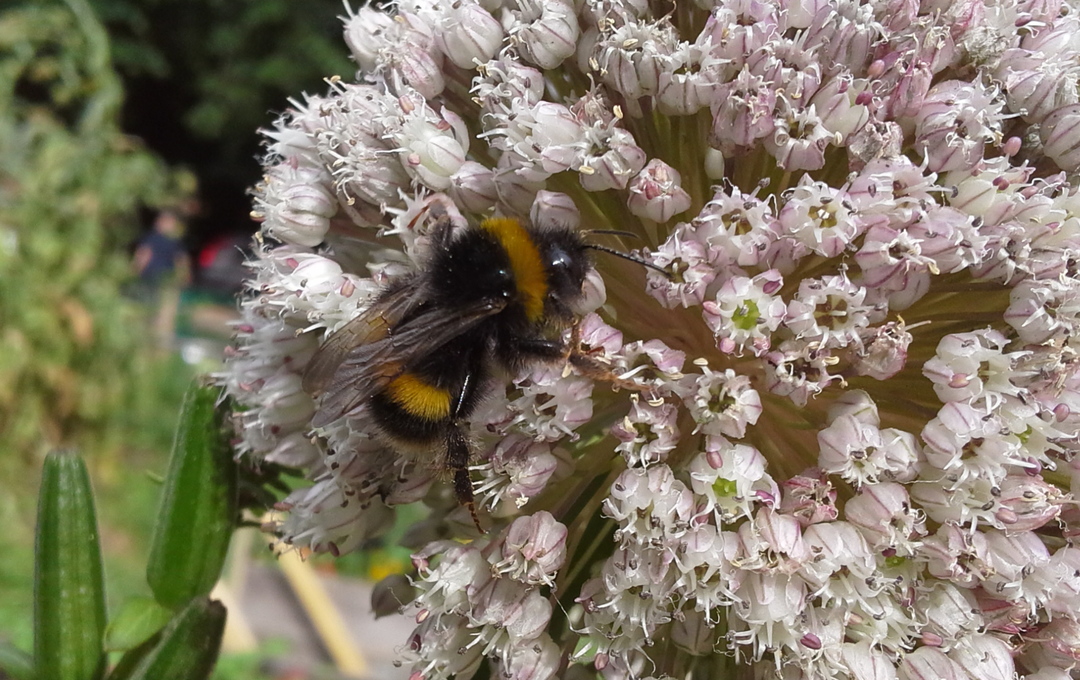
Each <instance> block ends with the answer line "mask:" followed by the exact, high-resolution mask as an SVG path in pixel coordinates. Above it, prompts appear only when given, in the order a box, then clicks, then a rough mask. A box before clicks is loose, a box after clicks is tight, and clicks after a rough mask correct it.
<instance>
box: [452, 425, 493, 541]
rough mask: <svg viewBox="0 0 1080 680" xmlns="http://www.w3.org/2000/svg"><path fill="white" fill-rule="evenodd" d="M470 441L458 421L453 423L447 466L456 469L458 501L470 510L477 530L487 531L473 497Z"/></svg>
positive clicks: (455, 489) (455, 493)
mask: <svg viewBox="0 0 1080 680" xmlns="http://www.w3.org/2000/svg"><path fill="white" fill-rule="evenodd" d="M469 458H471V453H470V451H469V442H468V440H467V439H466V438H465V432H464V431H463V430H462V429H461V425H460V424H458V423H451V425H450V427H449V428H448V430H447V433H446V466H447V467H448V468H450V469H451V470H453V471H454V495H455V496H457V500H458V503H460V504H461V505H464V506H465V507H466V508H468V510H469V515H470V516H471V517H472V521H473V524H475V525H476V530H477V531H479V532H480V533H481V534H483V533H485V532H484V528H483V527H482V526H480V518H479V517H477V516H476V501H475V500H474V499H473V486H472V477H470V476H469Z"/></svg>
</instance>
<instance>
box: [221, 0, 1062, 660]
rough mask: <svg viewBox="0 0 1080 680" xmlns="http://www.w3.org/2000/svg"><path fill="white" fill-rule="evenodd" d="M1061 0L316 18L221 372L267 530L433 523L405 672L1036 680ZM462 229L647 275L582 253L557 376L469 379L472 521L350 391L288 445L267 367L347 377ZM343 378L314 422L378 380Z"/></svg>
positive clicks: (303, 535)
mask: <svg viewBox="0 0 1080 680" xmlns="http://www.w3.org/2000/svg"><path fill="white" fill-rule="evenodd" d="M1074 4H1075V3H1072V4H1070V2H1062V1H1061V0H1051V1H1049V2H1042V3H1036V2H1025V1H1021V2H1011V3H1004V4H1002V3H994V2H984V1H982V0H974V1H973V2H963V3H948V2H933V1H931V2H923V3H906V4H905V3H887V2H877V1H873V0H871V1H868V2H857V1H852V2H823V3H820V2H819V3H795V2H749V3H747V2H723V1H719V2H715V3H714V2H709V1H708V0H699V1H697V2H680V3H675V4H673V5H670V6H664V7H659V6H658V5H657V4H656V3H652V4H650V3H636V4H635V3H631V2H608V1H606V0H605V1H603V2H600V1H594V0H585V1H584V2H579V3H571V2H569V1H568V0H556V1H548V2H543V3H537V2H525V1H524V0H509V1H508V2H506V3H502V4H499V3H488V2H486V3H480V2H476V1H475V0H462V1H461V2H454V3H443V2H430V1H428V0H415V1H410V2H401V3H399V4H398V5H397V6H396V7H394V8H391V9H375V8H372V7H364V8H362V9H360V10H357V11H356V12H351V13H350V14H349V16H348V17H346V19H345V21H346V42H347V44H348V45H349V48H350V49H351V51H352V54H353V57H354V58H355V60H356V62H357V65H358V67H359V73H358V74H357V77H356V79H355V80H353V79H342V78H332V79H330V81H329V82H330V89H329V91H328V92H327V93H326V94H325V95H319V96H309V97H306V98H305V100H304V101H303V102H302V103H300V102H294V107H293V108H292V109H290V111H289V112H288V113H287V114H286V115H285V116H283V117H282V118H281V119H280V120H279V121H278V123H277V125H276V126H275V129H274V130H273V131H271V132H269V133H268V136H269V138H270V144H269V153H268V155H267V158H266V160H265V177H264V180H263V182H262V183H261V184H260V186H259V187H258V190H257V192H256V211H255V213H254V214H255V216H256V218H257V219H259V220H261V222H262V229H263V234H264V235H265V236H266V237H267V239H268V240H267V245H266V246H265V247H262V248H260V249H259V252H258V254H257V256H256V259H255V261H254V262H253V263H252V272H253V273H252V281H251V288H252V290H253V295H252V296H250V297H249V298H247V299H245V300H244V302H243V303H242V307H243V314H244V321H243V323H242V324H241V325H240V326H239V327H238V331H239V333H238V339H237V343H236V346H235V348H233V350H232V352H231V354H230V357H229V360H228V364H227V368H226V370H225V371H224V372H223V373H222V375H221V380H222V382H223V383H225V384H226V386H227V387H228V389H229V393H230V394H231V395H232V397H233V398H234V399H235V400H236V403H237V404H238V405H239V407H240V410H239V411H238V413H237V416H236V418H237V421H238V423H239V425H240V432H239V436H240V438H241V440H242V443H241V445H240V450H241V453H243V454H250V455H252V456H255V457H257V458H260V459H265V460H269V461H272V462H278V463H285V464H289V465H293V466H296V467H300V468H304V469H306V470H307V471H308V473H309V476H310V477H311V478H312V486H311V487H310V488H305V489H299V490H297V491H296V492H294V493H293V494H292V495H291V496H290V497H289V498H288V499H286V500H285V501H284V502H283V503H282V505H281V507H282V508H284V509H287V510H288V515H287V516H284V517H283V518H282V519H281V520H280V522H279V523H278V524H277V525H276V529H277V531H278V533H279V534H280V535H281V536H282V538H283V539H284V540H285V541H286V542H287V543H289V544H292V545H298V546H303V547H307V548H310V549H312V550H314V551H316V552H331V553H334V554H339V553H342V552H347V551H349V550H352V549H355V548H357V547H359V546H360V545H362V544H363V543H364V542H365V541H366V540H367V539H369V538H371V537H373V536H375V535H378V534H379V533H381V532H383V531H385V530H386V529H387V528H388V527H389V526H391V525H392V518H393V516H394V514H395V508H396V507H397V506H398V505H401V504H405V503H412V502H416V501H423V502H424V503H426V504H427V505H428V506H429V507H430V508H432V510H433V512H432V516H431V518H430V519H428V520H426V521H425V522H424V523H422V524H421V525H419V526H417V527H414V528H413V529H412V530H411V531H410V532H409V534H408V535H409V536H410V537H411V540H412V541H413V543H412V544H411V545H410V547H412V548H413V549H415V550H416V553H415V554H414V566H415V573H414V574H413V575H412V576H413V580H412V583H413V584H414V586H413V587H412V589H411V591H410V593H409V595H408V597H411V598H412V599H413V604H412V605H410V607H411V611H412V612H413V613H414V614H415V617H416V621H417V624H418V625H417V629H416V632H415V633H414V635H413V637H412V638H411V639H410V640H409V644H408V649H407V650H406V655H407V656H408V657H409V660H410V661H411V662H412V664H413V669H414V678H416V679H417V680H419V678H446V677H450V676H458V677H463V678H464V677H469V676H471V675H472V674H474V673H475V672H477V670H478V669H479V668H480V666H481V665H483V664H488V665H489V666H490V668H489V669H488V672H490V673H500V674H502V675H503V676H505V677H509V678H541V679H546V678H550V677H555V676H556V675H560V676H562V675H567V676H569V675H573V674H574V673H577V672H578V671H579V670H580V671H581V672H584V673H586V674H594V673H597V672H599V673H602V674H603V675H604V676H605V677H607V678H631V677H633V678H638V677H642V676H644V675H645V674H647V673H650V672H652V673H655V674H656V675H657V676H660V675H664V674H667V675H671V676H676V677H687V676H691V675H695V674H699V675H700V674H702V671H701V669H705V668H708V669H710V672H712V671H715V672H714V673H712V674H714V675H717V676H718V677H720V676H723V677H740V678H742V677H774V676H776V677H805V678H869V677H873V678H886V677H888V678H891V677H897V678H908V679H912V678H923V677H972V678H979V679H982V678H1007V677H1013V675H1014V674H1017V673H1018V674H1020V675H1023V677H1027V678H1031V679H1032V680H1049V679H1051V678H1053V679H1055V680H1060V679H1063V678H1067V677H1071V674H1075V671H1074V670H1072V669H1073V668H1074V667H1075V665H1076V660H1077V659H1080V644H1078V643H1077V642H1076V641H1077V640H1080V620H1078V619H1077V612H1078V611H1080V578H1078V577H1077V574H1080V549H1077V548H1074V547H1073V546H1072V541H1073V540H1074V539H1075V537H1076V536H1077V535H1080V529H1077V526H1076V524H1077V521H1078V520H1080V512H1078V511H1077V510H1076V506H1075V505H1074V504H1073V502H1072V499H1071V496H1070V493H1071V485H1072V483H1073V480H1074V479H1077V478H1080V475H1077V474H1076V472H1075V471H1076V470H1080V464H1077V463H1076V462H1075V461H1076V460H1080V458H1077V457H1076V456H1075V453H1076V451H1077V449H1078V448H1080V444H1078V441H1080V379H1078V377H1077V376H1078V368H1080V360H1078V358H1077V357H1078V346H1077V343H1078V340H1077V338H1080V283H1078V279H1077V266H1076V262H1077V253H1078V251H1080V192H1078V189H1077V185H1078V182H1080V180H1078V178H1077V172H1078V171H1080V104H1078V103H1077V102H1076V97H1075V90H1076V88H1075V82H1076V78H1077V64H1078V63H1080V44H1078V43H1077V39H1076V36H1077V35H1080V30H1078V29H1080V11H1077V8H1076V7H1075V6H1074ZM493 216H494V217H499V218H513V220H517V221H518V222H520V223H525V221H527V222H529V223H531V224H532V225H533V226H535V227H537V228H540V229H546V228H551V227H558V228H562V229H565V228H573V229H581V230H582V231H586V232H590V231H591V232H593V233H592V234H591V235H588V236H587V238H588V239H589V240H590V241H594V242H595V243H597V244H598V245H605V246H607V247H610V248H617V249H619V250H622V251H630V250H633V251H635V252H637V253H638V254H639V255H640V256H641V257H644V258H646V259H647V260H648V262H649V263H650V264H652V265H654V266H656V267H659V268H661V269H663V270H664V271H666V272H667V273H668V275H667V276H665V275H664V274H662V273H660V272H657V271H653V270H648V269H646V268H644V267H641V266H640V264H635V263H634V262H631V261H627V260H624V259H620V258H616V257H607V256H606V255H603V254H602V253H597V257H596V261H595V266H596V270H597V271H596V272H591V273H590V275H589V276H587V277H586V281H585V284H584V286H583V290H582V291H581V292H582V294H583V295H582V297H583V298H584V299H585V301H586V303H587V304H584V306H586V307H591V308H592V309H593V310H594V311H592V312H590V313H587V314H584V315H583V316H582V318H581V319H580V322H579V323H578V324H577V325H576V326H575V327H574V328H573V329H572V331H573V332H569V331H568V332H567V333H566V334H565V339H566V340H567V341H569V340H570V339H571V338H573V340H574V342H575V346H573V347H567V348H566V349H567V352H566V353H567V354H568V355H570V356H571V357H572V358H573V357H578V358H579V359H580V360H579V361H577V363H576V364H575V363H574V361H573V360H571V361H569V362H568V364H569V365H567V366H564V365H562V364H560V363H559V362H550V363H549V362H542V361H537V362H522V363H523V364H525V365H524V366H523V370H522V372H521V373H520V374H519V375H516V376H513V377H512V380H511V381H510V383H509V384H507V385H503V384H501V383H498V382H497V381H496V380H495V379H494V377H492V379H491V380H490V381H489V382H490V384H488V383H485V384H484V385H483V387H482V389H483V391H484V399H482V400H478V401H479V402H480V405H479V406H476V407H475V408H474V409H473V410H471V411H470V412H469V413H468V414H467V415H468V418H467V420H468V427H469V431H468V437H467V439H468V440H469V447H471V448H470V449H469V455H470V456H472V458H471V461H472V462H473V463H474V465H473V467H472V469H471V472H470V473H471V475H472V476H471V481H472V483H473V484H472V487H473V492H474V493H475V495H476V499H477V506H478V507H480V508H481V510H482V516H483V520H484V521H485V526H486V527H487V528H488V533H487V534H486V535H476V533H475V532H472V530H471V522H470V521H469V520H468V515H467V513H466V511H465V510H464V509H462V508H457V507H456V501H455V499H454V497H453V494H451V493H449V492H448V485H447V484H446V483H444V481H443V480H442V479H441V477H440V474H439V470H440V466H441V467H443V468H445V467H446V465H445V463H446V459H447V458H448V455H447V453H446V452H444V451H441V450H439V447H438V446H435V447H433V448H434V449H435V450H434V451H427V452H426V455H425V454H423V453H420V454H418V453H417V452H416V451H412V450H403V449H402V447H396V446H394V445H393V442H391V441H388V438H387V437H386V436H385V434H386V432H385V428H383V427H381V426H380V423H379V421H378V418H376V417H374V416H373V414H372V411H371V408H370V404H368V403H366V402H365V400H363V399H358V400H357V403H355V404H353V406H354V408H352V410H349V411H347V412H343V413H342V414H341V415H340V417H334V418H326V417H322V416H320V417H319V418H316V419H315V422H317V423H318V424H319V425H320V427H317V428H315V427H313V426H312V422H313V417H314V416H315V414H316V413H323V412H325V403H326V400H327V397H326V396H325V395H319V394H311V393H309V392H305V391H304V390H303V386H304V384H305V382H304V380H303V375H304V373H305V370H306V367H307V366H308V365H309V363H310V362H311V361H312V359H311V357H312V356H313V355H315V356H319V354H317V352H323V351H325V348H326V347H327V346H328V345H329V346H330V347H334V346H335V345H336V344H337V343H339V342H340V338H341V337H342V336H341V335H335V333H337V332H339V329H341V328H343V327H346V325H347V324H349V323H350V322H352V320H353V319H356V318H360V319H362V320H366V321H365V323H367V325H368V326H371V327H372V328H374V329H375V330H371V328H368V329H367V331H366V334H362V337H361V338H360V339H359V340H358V342H359V345H360V349H359V350H358V354H357V355H356V356H357V357H363V356H367V355H365V352H369V351H371V352H372V355H373V356H378V353H376V352H374V351H372V350H370V348H369V349H365V346H367V345H371V344H373V343H374V342H375V340H376V339H379V338H385V337H392V336H393V331H394V330H396V329H395V319H396V317H395V313H394V312H393V311H385V312H384V310H382V308H381V307H380V306H379V304H380V303H381V302H384V301H385V300H386V299H387V298H386V296H388V295H390V294H391V292H392V291H401V290H407V291H408V290H412V288H410V284H411V282H414V281H416V280H418V278H417V277H421V278H422V277H423V275H424V272H425V267H426V266H428V263H430V262H431V261H432V255H433V252H434V251H433V249H435V248H439V247H442V246H444V245H445V243H441V242H436V243H433V241H435V240H437V239H433V238H432V236H433V230H434V229H436V227H435V226H434V225H436V224H445V222H444V221H443V220H449V221H450V223H451V224H452V225H453V228H452V230H451V232H450V233H451V234H461V233H467V231H466V230H469V229H473V228H475V225H476V224H479V223H480V222H481V221H482V220H484V219H488V218H491V217H493ZM511 221H512V220H511ZM470 225H474V226H470ZM440 229H441V227H440ZM603 230H618V231H621V232H630V233H632V234H634V235H635V238H629V237H623V236H617V235H612V234H606V235H602V234H599V233H596V232H598V231H603ZM434 233H436V234H440V235H445V234H446V233H447V232H446V231H435V232H434ZM388 249H389V250H388ZM534 264H535V263H534ZM535 269H536V268H535V267H533V270H534V271H533V273H534V274H536V271H535ZM536 280H539V279H536ZM534 288H535V289H537V290H539V287H534ZM406 302H407V303H408V304H409V305H416V307H415V308H417V309H428V307H429V306H430V305H431V304H432V301H431V300H428V299H423V298H422V297H421V298H420V299H415V298H409V299H407V300H406ZM373 304H374V305H375V307H374V309H376V310H378V311H380V312H381V314H380V315H374V317H371V316H370V315H369V316H364V314H365V311H366V310H369V309H372V305H373ZM409 309H414V308H413V307H409ZM540 309H541V307H540V305H539V304H538V302H537V301H536V300H534V301H533V304H532V310H533V313H532V316H530V318H532V319H534V320H536V321H538V322H542V321H544V319H543V318H542V312H541V311H538V310H540ZM375 317H377V319H375ZM539 325H543V324H539ZM551 325H552V326H557V324H551ZM383 331H386V332H383ZM349 332H352V331H349ZM484 337H489V336H484ZM491 337H494V336H491ZM328 338H329V340H328ZM336 338H337V339H336ZM545 339H546V340H547V341H549V342H558V341H557V340H555V339H553V338H545ZM455 340H456V338H455ZM503 340H504V338H501V337H500V338H499V339H498V340H493V341H492V342H501V341H503ZM578 341H579V342H578ZM380 347H382V346H381V345H380ZM320 348H322V349H320ZM437 349H438V348H437ZM484 349H485V350H492V349H494V348H490V347H489V348H484ZM432 353H433V354H436V355H437V354H438V353H437V352H432ZM581 357H584V358H581ZM394 358H395V359H399V358H400V357H397V356H395V357H394ZM414 359H415V358H414V357H404V358H400V361H399V363H400V364H401V366H400V367H399V368H400V369H401V370H402V371H405V370H406V369H409V370H411V369H412V368H413V367H414V366H413V364H412V363H410V362H413V360H414ZM424 360H425V361H434V360H433V359H431V358H430V357H429V356H427V355H425V357H424ZM343 365H345V366H346V371H345V372H344V373H341V374H339V375H338V376H337V377H338V378H339V380H338V383H336V384H337V385H338V387H339V391H338V392H337V396H338V397H340V395H342V394H347V392H342V390H343V389H344V387H342V380H343V379H342V378H341V376H342V375H346V376H347V375H352V376H354V377H355V378H356V380H357V382H358V383H360V384H361V385H368V384H375V385H376V386H379V385H381V383H380V382H379V381H380V380H383V379H384V378H385V376H382V375H381V374H380V373H377V372H375V371H374V370H372V369H369V368H365V366H366V365H367V364H365V363H364V362H362V361H360V360H359V359H355V360H354V361H353V363H351V364H349V363H347V361H343ZM425 365H429V364H425ZM575 365H576V366H578V367H579V368H580V367H582V366H586V365H587V366H589V367H591V369H592V372H591V373H589V374H588V375H585V371H580V372H576V371H575V370H573V368H572V367H573V366H575ZM349 371H352V373H349ZM384 372H388V373H393V370H392V369H386V371H384ZM489 373H491V374H492V376H493V375H494V373H495V371H489ZM601 374H605V375H607V377H608V378H609V380H608V381H606V382H607V383H608V384H602V383H600V382H597V383H595V384H594V381H593V378H594V377H596V376H597V375H601ZM485 375H487V373H485ZM333 377H334V376H331V377H330V379H333ZM309 382H310V381H309ZM612 386H614V387H615V388H618V389H617V390H613V389H611V387H612ZM439 389H442V388H432V390H433V391H434V392H438V390H439ZM384 391H385V388H384ZM444 392H445V390H444ZM444 392H439V394H443V393H444ZM320 409H322V410H321V411H320ZM444 412H445V409H442V410H432V411H431V417H430V420H431V421H432V422H433V423H434V425H433V427H434V428H438V427H444V428H448V429H447V432H450V433H451V434H453V435H454V436H455V437H457V439H454V441H455V442H460V440H461V439H466V437H464V436H463V435H462V436H460V437H458V435H459V434H460V432H459V431H458V430H456V429H449V428H451V426H452V427H453V428H456V427H458V426H459V425H458V424H455V423H449V422H443V420H440V418H441V417H442V414H444ZM445 420H447V421H448V420H449V419H445ZM462 427H464V426H462ZM461 450H462V447H460V446H458V447H457V448H456V449H455V451H456V452H457V453H456V455H457V456H458V457H459V458H460V457H461ZM458 470H459V471H460V468H458ZM465 476H467V475H465ZM462 478H463V474H455V479H462ZM468 481H470V480H469V479H466V480H465V483H466V485H467V483H468ZM448 535H457V536H459V537H461V538H463V541H465V542H461V543H458V542H445V541H439V540H436V539H437V538H441V537H445V536H448ZM579 665H581V666H584V667H585V668H581V669H579V668H577V667H578V666H579ZM1024 674H1026V675H1024Z"/></svg>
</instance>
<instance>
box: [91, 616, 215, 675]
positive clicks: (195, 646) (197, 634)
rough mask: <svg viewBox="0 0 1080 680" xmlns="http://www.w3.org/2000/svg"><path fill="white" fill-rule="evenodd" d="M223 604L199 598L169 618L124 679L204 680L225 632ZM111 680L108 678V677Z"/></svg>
mask: <svg viewBox="0 0 1080 680" xmlns="http://www.w3.org/2000/svg"><path fill="white" fill-rule="evenodd" d="M225 613H226V612H225V605H223V604H221V603H220V602H218V601H217V600H209V599H207V598H205V597H200V598H197V599H195V600H192V601H191V603H189V604H188V606H187V607H185V608H184V609H182V610H180V612H179V613H178V614H177V615H176V616H175V617H173V619H172V621H170V622H169V625H167V626H166V627H165V630H163V631H162V632H161V638H160V639H159V640H158V642H157V644H155V645H154V647H153V649H151V650H150V651H149V652H148V653H147V654H146V655H145V656H143V657H142V659H141V660H140V661H139V663H138V664H137V665H136V666H135V668H134V669H133V670H132V672H131V674H130V675H125V678H130V680H160V679H161V678H169V679H170V680H205V679H206V678H208V677H210V672H211V671H212V670H213V669H214V663H215V662H216V661H217V657H218V652H219V651H220V650H221V638H222V636H223V635H224V634H225ZM110 680H111V679H110Z"/></svg>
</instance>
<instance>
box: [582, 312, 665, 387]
mask: <svg viewBox="0 0 1080 680" xmlns="http://www.w3.org/2000/svg"><path fill="white" fill-rule="evenodd" d="M570 333H571V334H570V344H569V345H567V347H566V353H565V355H564V356H565V357H566V361H567V363H569V364H570V365H571V366H573V367H574V368H575V369H576V370H577V372H578V373H580V374H581V375H583V376H585V377H586V378H590V379H591V380H600V381H603V382H606V383H610V384H611V386H612V387H614V388H616V389H624V390H630V391H631V392H644V391H647V390H649V389H650V388H649V387H647V386H645V385H641V384H639V383H636V382H634V381H633V380H626V379H624V378H620V377H619V376H618V375H616V374H615V371H613V370H612V368H611V364H609V363H606V362H604V361H601V360H600V359H598V358H597V357H596V356H593V354H591V353H589V352H583V351H581V326H579V325H578V324H574V326H573V328H572V329H571V331H570Z"/></svg>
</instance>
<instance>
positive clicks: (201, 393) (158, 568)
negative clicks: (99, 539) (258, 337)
mask: <svg viewBox="0 0 1080 680" xmlns="http://www.w3.org/2000/svg"><path fill="white" fill-rule="evenodd" d="M219 396H220V390H218V389H217V388H213V387H207V386H203V385H199V384H197V383H196V384H193V385H192V386H191V388H190V389H189V390H188V392H187V395H186V396H185V397H184V407H183V410H182V411H181V414H180V424H179V426H178V428H177V431H176V439H175V440H174V441H173V450H172V457H171V459H170V461H169V472H168V474H167V475H166V478H165V484H164V487H163V489H162V500H161V509H160V510H159V512H158V521H157V526H156V528H155V530H154V541H153V544H152V546H151V548H150V561H149V564H148V565H147V568H146V580H147V582H149V584H150V588H151V590H152V591H153V592H154V597H155V598H156V599H157V601H158V602H160V603H161V604H163V605H165V606H166V607H170V608H172V609H178V608H180V607H182V606H184V605H185V604H186V603H187V602H188V601H190V600H191V599H192V598H194V597H197V596H200V595H208V594H209V593H210V589H211V588H213V587H214V583H215V582H217V579H218V576H219V575H220V574H221V568H222V565H223V564H224V563H225V553H226V551H227V550H228V547H229V539H230V537H231V536H232V532H233V529H234V528H235V525H236V521H237V517H238V513H239V510H238V500H237V498H238V496H237V476H238V472H237V465H236V462H235V461H234V460H233V456H232V450H231V448H230V446H229V436H228V432H227V430H226V428H225V426H224V415H223V409H219V408H217V402H218V398H219Z"/></svg>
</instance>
